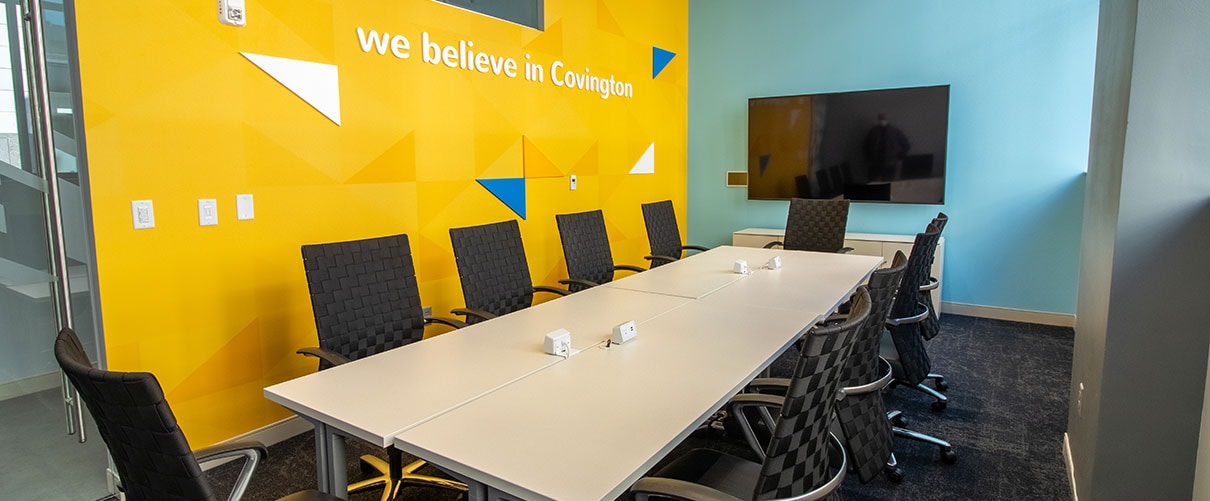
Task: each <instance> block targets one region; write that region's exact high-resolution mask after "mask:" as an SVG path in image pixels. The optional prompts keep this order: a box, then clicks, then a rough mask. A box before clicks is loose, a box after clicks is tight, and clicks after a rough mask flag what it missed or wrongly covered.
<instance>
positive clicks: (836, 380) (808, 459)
mask: <svg viewBox="0 0 1210 501" xmlns="http://www.w3.org/2000/svg"><path fill="white" fill-rule="evenodd" d="M851 304H852V307H851V308H850V310H849V318H848V320H846V321H845V322H843V323H841V324H838V325H829V326H817V327H813V328H812V329H811V331H810V332H808V333H807V335H806V336H805V338H804V342H803V343H802V347H801V353H802V354H801V356H800V357H799V359H798V363H797V364H796V365H795V368H794V374H793V376H792V379H791V382H790V387H789V389H788V390H787V391H786V399H785V403H783V404H782V408H781V412H780V413H779V414H778V418H777V424H775V425H774V427H773V436H772V438H770V440H769V445H768V447H766V449H765V461H764V463H763V464H762V465H761V472H760V479H759V480H758V481H757V483H756V491H755V493H754V496H753V497H754V499H758V500H764V499H780V498H788V497H792V496H797V495H801V494H803V493H805V492H808V491H810V490H812V489H815V488H817V487H819V486H821V485H822V484H823V483H825V482H827V480H828V479H829V475H828V469H829V463H830V461H829V454H828V449H827V447H828V429H829V425H830V424H831V422H832V411H833V408H834V404H835V402H836V390H837V388H839V386H840V376H841V373H842V370H843V369H844V366H845V360H846V359H847V358H848V356H849V350H850V347H851V346H852V341H853V335H854V334H855V332H856V331H857V329H859V328H860V327H861V326H862V325H863V324H865V322H866V319H867V318H868V317H869V314H870V294H869V292H868V291H867V290H866V288H865V286H862V287H859V288H858V289H857V292H856V293H855V294H853V298H852V302H851ZM832 466H835V465H832Z"/></svg>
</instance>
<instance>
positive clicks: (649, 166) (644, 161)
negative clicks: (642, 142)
mask: <svg viewBox="0 0 1210 501" xmlns="http://www.w3.org/2000/svg"><path fill="white" fill-rule="evenodd" d="M630 173H631V174H655V143H651V146H648V147H647V151H645V152H643V156H641V157H639V161H638V162H635V163H634V167H631V168H630Z"/></svg>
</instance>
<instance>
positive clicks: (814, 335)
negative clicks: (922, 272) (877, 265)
mask: <svg viewBox="0 0 1210 501" xmlns="http://www.w3.org/2000/svg"><path fill="white" fill-rule="evenodd" d="M852 304H853V307H852V309H851V310H850V314H849V316H848V318H847V319H845V320H844V321H843V322H841V323H839V324H836V325H828V326H816V327H813V328H812V329H811V331H810V332H808V333H807V335H806V336H805V339H804V341H803V344H802V356H801V357H800V358H799V359H798V363H797V364H796V366H795V369H794V375H793V377H792V378H791V379H792V381H791V383H790V386H789V388H788V391H787V396H786V397H775V396H773V395H760V394H741V395H738V396H736V397H735V398H734V399H732V401H731V403H730V404H729V406H730V412H731V413H732V414H735V415H736V416H744V415H747V413H748V412H749V411H751V410H760V411H762V412H761V413H762V414H765V415H767V413H768V411H770V410H773V411H774V412H777V415H778V417H777V419H776V422H774V423H773V424H772V425H771V426H769V429H768V432H769V439H768V440H767V441H763V442H761V443H767V444H768V445H767V446H763V445H759V444H758V443H757V442H756V438H755V435H754V433H753V432H754V430H753V429H752V428H751V427H747V426H748V424H747V423H748V422H747V420H745V419H740V420H739V422H740V424H741V425H742V426H746V427H747V428H746V429H745V431H746V432H748V433H749V436H750V437H752V438H750V441H749V444H750V445H752V446H753V450H754V452H755V453H756V454H757V456H758V457H760V458H761V461H762V462H761V463H753V462H751V461H748V460H745V459H741V458H739V457H736V456H732V455H729V454H725V453H722V452H718V451H714V450H710V449H694V450H692V451H689V453H687V454H686V455H684V456H681V457H679V458H677V459H675V460H673V461H672V462H671V463H670V464H668V466H666V467H664V468H662V469H660V470H659V471H658V472H656V473H655V475H653V476H651V477H647V478H643V479H640V480H639V481H638V482H636V483H635V484H634V486H633V487H632V488H631V491H632V492H634V493H635V497H636V499H638V500H640V501H642V500H646V499H648V498H649V497H668V498H673V499H758V500H764V499H783V498H793V499H801V500H815V499H824V498H827V497H829V496H830V495H831V494H832V493H833V491H835V490H836V488H837V487H839V486H840V483H841V482H842V481H843V480H844V475H845V469H846V463H845V453H844V447H843V446H842V445H841V443H840V440H839V439H837V438H836V436H835V435H832V434H831V433H828V429H829V425H830V423H831V422H832V416H833V409H834V402H835V401H836V397H837V390H838V389H839V386H840V378H841V376H842V373H843V369H844V366H845V361H846V359H847V358H848V356H849V350H850V347H851V346H852V342H853V338H854V335H855V333H856V331H857V330H858V329H859V328H860V327H861V326H862V325H863V324H864V323H865V322H866V320H867V318H868V315H869V313H870V295H869V293H868V292H867V291H866V289H865V288H864V287H862V288H859V289H858V291H857V293H856V294H854V295H853V298H852ZM765 423H768V421H765ZM829 445H831V446H832V447H830V448H829Z"/></svg>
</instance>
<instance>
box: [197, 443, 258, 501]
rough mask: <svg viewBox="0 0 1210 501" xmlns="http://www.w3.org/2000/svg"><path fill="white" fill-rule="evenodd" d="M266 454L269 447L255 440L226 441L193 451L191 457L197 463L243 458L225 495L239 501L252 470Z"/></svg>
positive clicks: (229, 498)
mask: <svg viewBox="0 0 1210 501" xmlns="http://www.w3.org/2000/svg"><path fill="white" fill-rule="evenodd" d="M268 455H269V449H268V448H266V447H265V444H262V443H260V442H257V441H255V440H240V441H236V442H227V443H225V444H218V445H212V446H210V447H203V448H201V449H198V450H196V451H193V457H194V458H196V459H197V462H198V464H201V463H208V462H211V461H218V460H221V459H228V458H239V457H243V458H244V459H245V460H244V467H243V469H241V470H240V472H239V476H237V477H235V486H234V487H232V488H231V494H230V495H228V496H227V499H228V500H230V501H239V499H241V498H243V497H244V491H246V490H247V489H248V483H249V482H250V481H252V471H253V470H255V469H256V465H257V464H258V463H260V460H261V459H264V458H265V457H267V456H268Z"/></svg>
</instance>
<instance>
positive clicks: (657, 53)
mask: <svg viewBox="0 0 1210 501" xmlns="http://www.w3.org/2000/svg"><path fill="white" fill-rule="evenodd" d="M674 57H676V53H675V52H669V51H666V50H664V49H661V48H659V47H654V46H653V47H651V78H655V77H658V76H660V72H661V71H664V68H665V67H667V66H668V63H669V62H671V61H672V58H674Z"/></svg>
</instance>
